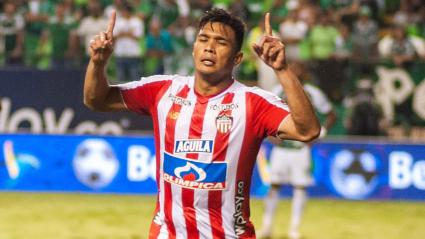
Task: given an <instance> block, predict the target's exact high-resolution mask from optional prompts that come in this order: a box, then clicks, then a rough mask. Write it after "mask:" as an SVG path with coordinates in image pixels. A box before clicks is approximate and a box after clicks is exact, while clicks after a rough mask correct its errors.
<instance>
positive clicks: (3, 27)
mask: <svg viewBox="0 0 425 239" xmlns="http://www.w3.org/2000/svg"><path fill="white" fill-rule="evenodd" d="M3 10H4V13H1V14H0V55H4V58H5V63H6V65H16V64H22V63H23V58H22V57H23V53H24V52H23V51H24V25H25V21H24V18H23V16H22V15H20V14H18V13H17V12H16V6H15V5H14V4H13V2H12V1H7V2H5V3H4V5H3Z"/></svg>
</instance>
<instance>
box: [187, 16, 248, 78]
mask: <svg viewBox="0 0 425 239" xmlns="http://www.w3.org/2000/svg"><path fill="white" fill-rule="evenodd" d="M193 58H194V63H195V69H196V71H197V72H198V73H200V74H202V75H210V76H211V75H213V76H217V78H221V77H222V76H224V75H226V74H231V73H232V70H233V67H234V66H235V65H237V64H239V63H240V61H241V60H242V53H240V52H236V40H235V32H234V31H233V29H232V28H231V27H230V26H227V25H225V24H223V23H219V22H214V23H207V24H206V25H205V26H204V27H203V28H202V29H201V30H200V31H199V33H198V36H197V37H196V41H195V44H194V46H193Z"/></svg>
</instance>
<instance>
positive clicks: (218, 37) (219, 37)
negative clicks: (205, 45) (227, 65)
mask: <svg viewBox="0 0 425 239" xmlns="http://www.w3.org/2000/svg"><path fill="white" fill-rule="evenodd" d="M198 37H205V38H214V40H217V41H226V42H230V40H229V39H228V38H226V37H223V36H222V35H217V36H211V34H206V33H199V34H198Z"/></svg>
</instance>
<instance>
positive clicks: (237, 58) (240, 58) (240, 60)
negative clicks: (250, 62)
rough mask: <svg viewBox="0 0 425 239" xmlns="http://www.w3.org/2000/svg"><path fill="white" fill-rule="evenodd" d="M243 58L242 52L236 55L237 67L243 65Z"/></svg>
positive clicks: (235, 62)
mask: <svg viewBox="0 0 425 239" xmlns="http://www.w3.org/2000/svg"><path fill="white" fill-rule="evenodd" d="M242 58H243V53H242V52H241V51H240V52H238V53H236V56H235V59H234V64H235V66H237V65H239V64H241V62H242Z"/></svg>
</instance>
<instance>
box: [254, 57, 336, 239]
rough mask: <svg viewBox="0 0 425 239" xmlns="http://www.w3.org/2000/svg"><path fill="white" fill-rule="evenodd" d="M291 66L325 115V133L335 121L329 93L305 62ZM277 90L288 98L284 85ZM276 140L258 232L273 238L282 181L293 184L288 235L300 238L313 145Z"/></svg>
mask: <svg viewBox="0 0 425 239" xmlns="http://www.w3.org/2000/svg"><path fill="white" fill-rule="evenodd" d="M289 68H290V69H291V70H292V72H294V73H295V74H296V75H297V77H298V79H300V81H301V82H302V83H303V87H304V90H305V92H306V93H307V95H308V96H309V97H310V100H311V103H312V104H313V107H314V108H315V110H316V111H317V112H318V113H320V114H322V115H324V116H325V120H324V123H323V126H322V128H321V133H320V137H324V136H325V135H326V133H327V131H328V129H330V128H331V127H332V125H333V124H334V123H335V121H336V114H335V112H334V110H333V108H332V104H331V102H330V101H329V100H328V98H327V97H326V95H325V94H324V93H323V92H322V91H321V90H320V89H319V88H318V87H316V86H314V85H312V84H309V83H307V82H306V81H307V80H308V78H309V76H308V73H307V71H306V70H305V66H304V64H303V63H301V62H293V63H291V64H290V65H289ZM274 93H275V94H277V95H278V96H281V97H282V99H283V100H285V99H286V96H285V93H284V92H283V90H282V89H281V87H280V86H279V87H276V88H275V89H274ZM271 141H272V142H273V143H275V144H276V146H275V147H274V148H273V149H272V152H271V156H270V169H271V171H270V174H271V175H270V180H271V188H270V191H269V193H268V195H267V196H266V198H265V200H264V204H265V212H264V216H263V228H262V230H261V231H260V233H259V238H270V236H271V234H272V226H273V225H272V224H273V217H274V214H275V212H276V208H277V204H278V203H279V191H280V188H281V187H282V186H283V185H287V184H289V185H291V186H292V187H293V198H292V212H291V220H290V225H289V231H288V237H289V238H291V239H296V238H300V236H301V235H300V232H299V226H300V224H301V218H302V214H303V211H304V206H305V203H306V202H307V192H306V187H308V186H310V185H312V183H313V179H312V176H311V159H310V158H311V157H310V146H309V145H308V144H305V143H302V142H296V141H290V140H285V141H280V140H277V139H276V138H271Z"/></svg>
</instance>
